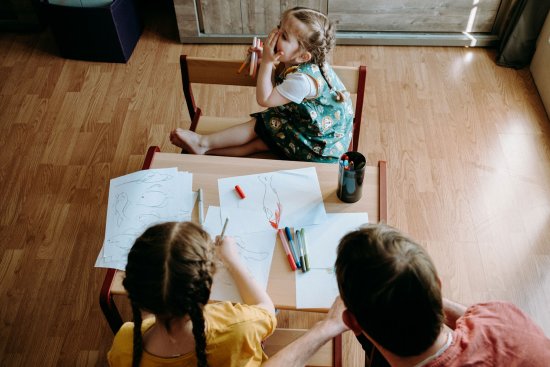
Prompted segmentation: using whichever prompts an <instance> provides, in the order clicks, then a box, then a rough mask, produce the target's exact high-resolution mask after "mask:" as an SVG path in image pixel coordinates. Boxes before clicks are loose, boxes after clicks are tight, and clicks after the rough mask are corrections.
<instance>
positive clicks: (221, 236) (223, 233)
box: [218, 217, 229, 244]
mask: <svg viewBox="0 0 550 367" xmlns="http://www.w3.org/2000/svg"><path fill="white" fill-rule="evenodd" d="M227 222H229V217H225V223H224V224H223V228H222V233H221V234H220V239H219V241H218V244H220V243H221V242H222V241H223V237H224V236H225V230H226V229H227Z"/></svg>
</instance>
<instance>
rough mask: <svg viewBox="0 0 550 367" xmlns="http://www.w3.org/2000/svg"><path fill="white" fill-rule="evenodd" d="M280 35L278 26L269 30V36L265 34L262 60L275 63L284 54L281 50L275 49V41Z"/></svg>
mask: <svg viewBox="0 0 550 367" xmlns="http://www.w3.org/2000/svg"><path fill="white" fill-rule="evenodd" d="M280 35H281V33H280V31H279V29H278V28H275V29H274V30H272V31H271V33H270V34H269V36H267V40H266V41H265V43H264V47H263V57H262V61H263V62H271V63H276V62H277V61H279V58H280V57H281V56H283V55H284V53H283V52H282V51H277V50H276V49H277V41H278V40H279V36H280Z"/></svg>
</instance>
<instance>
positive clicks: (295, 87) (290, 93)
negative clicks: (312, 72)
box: [275, 73, 317, 103]
mask: <svg viewBox="0 0 550 367" xmlns="http://www.w3.org/2000/svg"><path fill="white" fill-rule="evenodd" d="M275 88H277V92H279V94H280V95H282V96H283V97H285V98H286V99H289V100H291V101H292V102H294V103H302V101H303V100H304V98H311V97H315V96H316V95H317V86H316V85H315V82H314V81H313V79H312V78H311V77H309V76H308V75H307V74H303V73H292V74H289V75H287V77H286V78H285V80H284V81H283V82H282V83H281V84H279V85H277V86H276V87H275Z"/></svg>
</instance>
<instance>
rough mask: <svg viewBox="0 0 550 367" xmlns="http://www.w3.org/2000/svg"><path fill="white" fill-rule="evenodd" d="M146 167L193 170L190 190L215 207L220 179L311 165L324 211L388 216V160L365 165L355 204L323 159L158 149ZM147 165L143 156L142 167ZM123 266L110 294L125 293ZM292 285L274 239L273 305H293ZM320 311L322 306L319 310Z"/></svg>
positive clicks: (376, 218) (378, 217) (195, 214)
mask: <svg viewBox="0 0 550 367" xmlns="http://www.w3.org/2000/svg"><path fill="white" fill-rule="evenodd" d="M149 158H151V161H150V165H149V168H168V167H177V168H178V170H180V171H189V172H192V173H193V190H198V189H199V188H202V189H203V194H204V197H203V199H204V208H205V209H206V208H208V206H210V205H215V206H219V196H218V179H220V178H224V177H234V176H242V175H250V174H257V173H264V172H272V171H279V170H289V169H298V168H305V167H315V170H316V171H317V176H318V179H319V185H320V188H321V194H322V196H323V201H324V204H325V209H326V211H327V213H356V212H367V213H368V215H369V221H370V222H371V223H376V222H378V221H385V220H386V218H385V216H386V212H387V210H386V205H387V204H386V165H385V163H386V162H383V161H382V162H379V165H378V166H367V167H366V169H365V181H364V183H363V195H362V198H361V199H360V200H359V201H358V202H356V203H351V204H349V203H344V202H342V201H340V199H338V197H337V196H336V188H337V180H338V165H337V164H327V163H312V162H297V161H284V160H270V159H257V158H242V157H220V156H204V155H191V154H175V153H160V152H156V153H154V155H152V157H149ZM147 165H148V162H147V161H146V163H145V165H144V167H146V166H147ZM193 220H195V221H198V209H197V208H195V209H194V210H193ZM123 277H124V272H123V271H118V270H117V271H116V273H115V274H114V277H113V281H112V283H111V288H110V291H111V294H126V292H125V290H124V287H123V286H122V279H123ZM295 285H296V282H295V277H294V272H293V271H291V270H290V267H289V266H288V262H287V258H286V255H285V253H284V251H283V248H282V245H281V244H280V243H279V238H278V236H277V244H276V245H275V252H274V254H273V260H272V264H271V270H270V274H269V282H268V287H267V291H268V293H269V295H270V296H271V298H272V299H273V303H274V304H275V306H276V307H277V308H281V309H295V308H296V294H295V293H296V292H288V289H294V288H295ZM320 311H324V310H320Z"/></svg>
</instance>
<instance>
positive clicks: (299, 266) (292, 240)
mask: <svg viewBox="0 0 550 367" xmlns="http://www.w3.org/2000/svg"><path fill="white" fill-rule="evenodd" d="M285 233H286V238H288V243H289V244H290V251H291V252H292V257H294V261H295V262H296V267H298V268H300V269H301V268H302V264H301V263H300V258H299V257H298V253H297V252H296V248H295V247H294V239H293V238H292V233H291V232H290V228H288V227H285Z"/></svg>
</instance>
